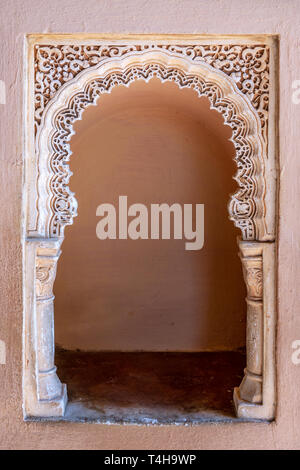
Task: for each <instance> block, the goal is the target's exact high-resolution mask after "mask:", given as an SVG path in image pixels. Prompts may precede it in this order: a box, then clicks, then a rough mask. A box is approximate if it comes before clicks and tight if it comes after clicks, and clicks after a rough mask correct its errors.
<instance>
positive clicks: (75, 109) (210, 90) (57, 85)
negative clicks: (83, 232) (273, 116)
mask: <svg viewBox="0 0 300 470" xmlns="http://www.w3.org/2000/svg"><path fill="white" fill-rule="evenodd" d="M148 50H150V51H155V53H156V57H160V55H159V54H158V55H157V51H158V52H160V53H162V52H163V53H164V54H168V56H170V54H171V55H172V56H173V54H174V57H175V58H177V57H180V56H184V57H185V60H186V58H188V61H189V63H190V64H194V63H197V62H198V63H200V62H201V63H202V64H203V63H205V64H209V67H212V68H215V69H217V70H218V71H221V73H224V74H226V76H230V77H231V78H232V81H231V82H230V83H231V87H235V89H236V90H237V91H234V90H233V89H232V91H231V92H229V91H228V90H227V92H226V93H225V92H224V89H223V88H222V85H220V83H219V81H218V80H216V81H214V80H212V79H209V78H207V77H203V76H200V74H198V73H193V74H190V73H186V72H184V71H183V70H181V69H180V67H174V66H173V67H167V66H165V65H162V64H161V63H158V62H160V61H158V62H156V63H149V64H143V65H139V66H131V67H128V68H127V69H126V70H122V71H120V70H119V69H117V70H115V71H113V72H110V73H107V75H106V76H105V77H101V78H100V77H99V78H98V77H97V76H95V77H94V78H93V80H91V81H89V82H88V83H85V84H84V89H82V90H81V91H77V92H76V93H75V94H73V96H70V97H69V99H68V105H67V107H65V108H63V109H61V110H60V111H59V112H58V113H57V114H56V116H55V117H54V119H53V125H54V131H53V133H52V136H51V142H49V143H48V145H49V147H51V148H52V155H51V162H50V167H51V171H52V173H53V175H52V176H51V181H50V183H49V184H50V186H51V187H50V190H49V194H51V200H50V206H51V212H52V216H51V221H50V222H49V235H50V236H51V237H59V236H62V235H63V230H64V226H65V225H69V224H71V223H72V220H73V217H74V216H76V215H77V202H76V199H75V197H74V194H73V193H72V192H71V191H70V189H69V186H68V184H69V179H70V176H71V174H72V173H71V171H70V169H69V166H68V161H69V157H70V155H71V151H70V147H69V143H68V142H69V140H70V137H71V135H72V126H73V123H74V121H75V120H77V119H80V118H81V114H82V111H83V110H84V109H85V108H86V106H88V105H90V104H93V103H95V102H96V100H97V98H98V97H99V96H100V95H101V94H102V93H108V92H109V91H110V90H111V89H112V88H113V87H114V86H117V85H120V84H123V85H128V84H129V83H131V82H133V81H134V80H136V79H143V80H146V81H148V80H149V79H150V78H152V77H154V76H156V77H158V78H159V79H160V80H161V81H162V82H164V81H173V82H175V83H177V84H178V86H179V87H180V88H183V87H190V88H193V89H194V90H195V91H196V92H197V93H198V95H199V96H206V97H208V99H209V100H210V103H211V108H213V109H216V110H217V111H219V112H220V113H222V115H223V118H224V122H225V124H227V125H229V126H230V127H231V129H232V138H231V140H232V142H233V144H234V146H235V150H236V155H235V161H236V165H237V173H236V175H235V180H236V181H237V183H238V190H237V192H236V193H235V194H233V195H232V196H231V199H230V203H229V215H230V218H231V220H233V221H234V223H235V225H236V226H237V227H238V228H240V230H241V232H242V236H243V239H244V240H255V239H256V237H257V236H258V233H259V230H260V229H259V227H258V226H257V221H259V223H260V224H261V222H260V221H262V223H263V217H264V204H263V202H262V201H260V198H261V197H262V196H263V194H264V180H263V170H262V161H263V157H262V154H263V153H264V152H265V150H264V148H263V147H264V146H265V144H264V138H265V139H266V128H267V115H268V100H267V98H266V97H267V96H268V83H269V82H268V62H269V50H268V47H267V46H266V45H257V46H242V45H239V46H231V45H222V46H215V45H209V46H206V45H204V46H203V45H202V46H200V45H198V46H168V45H161V46H159V45H151V44H150V45H142V46H133V45H131V46H125V45H124V46H81V45H78V46H41V45H38V46H35V57H36V61H35V66H36V71H35V96H36V100H35V109H36V111H35V121H36V125H37V129H38V127H39V126H40V125H41V122H42V119H43V113H44V111H45V108H46V107H47V105H50V103H51V102H53V99H54V97H55V96H56V94H57V93H58V91H59V90H60V89H61V87H63V85H64V84H66V83H67V82H68V81H73V82H74V80H73V79H74V78H75V77H77V76H78V77H79V76H80V73H81V72H82V73H83V72H84V71H85V70H86V69H93V68H95V66H97V67H100V65H101V64H102V62H103V61H105V60H106V62H105V64H106V63H107V62H108V60H109V59H111V60H113V58H116V57H117V58H122V60H123V57H125V58H128V57H129V58H131V57H138V56H140V57H142V55H143V54H144V55H145V51H148ZM103 63H104V62H103ZM99 64H100V65H99ZM206 66H207V65H206ZM219 73H220V72H219ZM76 80H77V78H76ZM224 86H225V87H226V86H227V85H224ZM239 92H240V93H242V94H244V95H246V96H247V98H248V100H250V101H251V103H252V104H250V101H248V102H247V103H249V104H247V106H250V107H251V106H252V108H253V112H254V113H255V116H257V118H256V117H254V118H253V117H252V118H251V119H252V121H251V119H250V117H249V112H247V109H246V108H245V104H244V105H243V106H244V108H245V109H244V111H242V110H241V109H240V105H238V104H237V103H236V101H235V99H234V96H233V94H234V93H239ZM230 93H231V94H230ZM229 96H230V98H229ZM263 103H264V104H263ZM253 119H257V122H256V121H255V122H256V123H255V124H253ZM255 126H259V127H257V129H258V130H257V131H254V127H255ZM255 132H256V135H255ZM259 139H261V140H260V141H259ZM36 141H37V142H38V136H37V139H36ZM258 178H260V181H259V182H258Z"/></svg>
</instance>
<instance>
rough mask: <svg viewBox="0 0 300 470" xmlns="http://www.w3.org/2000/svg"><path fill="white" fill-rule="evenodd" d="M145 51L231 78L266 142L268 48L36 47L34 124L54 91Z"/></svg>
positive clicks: (188, 46) (199, 46) (256, 46)
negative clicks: (117, 59)
mask: <svg viewBox="0 0 300 470" xmlns="http://www.w3.org/2000/svg"><path fill="white" fill-rule="evenodd" d="M147 50H166V51H169V52H171V53H172V54H178V55H181V56H184V57H188V58H189V59H191V60H192V61H194V62H205V63H207V64H209V65H211V66H212V67H214V68H216V69H218V70H221V71H222V72H224V73H225V74H226V75H228V76H230V77H232V79H233V80H234V81H235V83H236V85H237V87H238V89H239V90H240V91H241V92H242V93H243V94H245V95H246V96H247V97H248V98H249V100H250V101H251V103H252V105H253V107H254V108H255V109H256V111H257V112H258V115H259V118H260V121H261V128H262V133H263V138H264V140H265V142H267V126H268V110H269V47H268V46H267V45H265V44H258V45H235V44H233V45H231V44H225V45H224V44H219V45H212V44H207V45H157V44H142V45H95V46H91V45H56V46H53V45H45V46H44V45H36V46H35V122H36V129H37V128H38V126H39V125H40V123H41V118H42V115H43V112H44V109H45V106H46V105H47V103H48V102H49V101H50V99H51V98H53V97H54V95H55V93H56V92H57V90H58V89H59V88H60V87H61V86H62V85H63V84H64V83H66V82H68V81H69V80H72V79H73V78H75V77H76V75H77V74H78V73H80V72H81V71H82V70H84V69H87V68H88V67H92V66H94V65H97V64H99V62H101V61H103V60H104V59H107V58H108V57H112V58H114V57H123V56H125V55H128V54H132V53H139V52H143V51H147Z"/></svg>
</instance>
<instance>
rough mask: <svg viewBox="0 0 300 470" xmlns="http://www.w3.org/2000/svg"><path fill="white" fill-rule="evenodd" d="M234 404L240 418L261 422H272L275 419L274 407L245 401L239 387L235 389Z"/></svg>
mask: <svg viewBox="0 0 300 470" xmlns="http://www.w3.org/2000/svg"><path fill="white" fill-rule="evenodd" d="M233 402H234V408H235V412H236V415H237V417H238V418H244V419H253V420H254V419H255V420H260V421H272V420H273V419H274V406H268V405H263V404H258V403H250V402H249V401H245V400H243V399H242V398H241V396H240V390H239V388H238V387H236V388H235V389H234V392H233Z"/></svg>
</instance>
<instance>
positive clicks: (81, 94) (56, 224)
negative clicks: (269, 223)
mask: <svg viewBox="0 0 300 470" xmlns="http://www.w3.org/2000/svg"><path fill="white" fill-rule="evenodd" d="M154 76H156V77H157V78H159V79H160V80H161V81H162V82H164V81H174V82H175V83H176V84H177V85H178V86H179V87H180V88H184V87H190V88H193V89H194V90H195V92H196V93H197V94H198V96H207V97H208V98H209V100H210V103H211V108H212V109H216V110H217V111H219V112H221V113H222V115H223V119H224V123H225V124H226V125H229V126H230V127H231V129H232V138H231V140H232V142H233V144H234V146H235V150H236V156H235V161H236V164H237V172H236V174H235V176H234V178H235V180H236V181H237V184H238V188H237V191H236V192H235V193H234V194H233V195H231V196H230V201H229V204H228V210H229V217H230V219H231V220H232V221H233V222H234V224H235V225H236V226H237V227H238V228H239V229H240V230H241V233H242V238H243V239H244V240H259V239H261V240H264V239H266V238H267V237H268V234H267V229H266V227H265V221H264V215H265V204H264V200H263V199H264V194H265V191H266V188H265V180H264V158H263V153H264V142H263V134H262V128H261V120H260V118H259V115H258V113H257V112H256V110H255V109H254V108H253V106H252V104H251V102H250V101H249V100H248V98H247V96H245V95H243V94H242V93H241V92H240V91H239V89H238V87H237V85H236V83H235V82H234V81H233V80H232V79H230V78H229V77H228V76H227V75H226V74H225V73H223V72H222V71H220V70H216V69H214V68H213V67H212V66H210V65H208V64H206V63H193V62H192V61H191V60H190V59H189V58H183V57H178V56H177V55H172V54H170V52H169V51H147V52H144V51H143V52H139V53H138V54H133V53H131V54H130V55H129V56H126V57H118V58H114V59H112V58H109V59H105V60H104V61H103V62H101V63H100V64H98V65H97V66H94V67H91V68H88V69H86V70H83V71H82V72H81V73H79V74H78V75H77V76H76V77H75V78H74V79H73V80H70V81H69V82H66V83H65V84H64V85H62V86H61V87H60V88H59V90H58V91H57V93H56V95H55V97H54V98H52V99H51V100H50V101H49V103H48V104H47V105H46V108H45V111H44V114H43V118H42V120H41V123H40V128H39V130H38V135H37V153H38V155H39V180H38V193H39V200H38V225H37V226H38V232H39V234H40V236H45V237H49V238H52V237H61V236H63V232H64V227H65V225H69V224H72V220H73V217H74V216H76V213H77V203H76V199H75V196H74V194H73V193H72V192H71V191H70V189H69V187H68V184H69V178H70V176H71V172H70V170H69V166H68V161H69V158H70V155H71V151H70V147H69V140H70V138H71V136H72V134H73V123H74V122H75V121H76V120H78V119H81V117H82V113H83V111H84V109H85V108H86V107H87V106H89V105H94V104H96V102H97V100H98V99H99V97H100V96H101V94H103V93H109V92H110V90H111V89H112V88H113V87H114V86H118V85H125V86H129V85H130V83H132V82H133V81H134V80H145V81H147V80H150V79H151V78H152V77H154Z"/></svg>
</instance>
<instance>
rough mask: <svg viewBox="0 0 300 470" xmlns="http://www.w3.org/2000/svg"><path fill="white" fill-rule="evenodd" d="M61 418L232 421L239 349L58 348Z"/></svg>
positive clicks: (240, 360) (240, 366) (239, 375)
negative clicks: (64, 402) (64, 393)
mask: <svg viewBox="0 0 300 470" xmlns="http://www.w3.org/2000/svg"><path fill="white" fill-rule="evenodd" d="M56 364H57V366H58V375H59V377H60V379H61V381H62V382H63V383H66V384H67V387H68V397H69V405H68V408H67V412H66V419H74V420H96V421H102V422H116V423H118V422H124V423H139V424H145V423H146V424H148V423H149V424H150V423H154V424H164V423H166V424H169V423H184V424H188V423H197V422H202V421H220V420H228V419H230V420H231V419H234V411H233V403H232V393H233V388H234V387H235V386H237V385H239V383H240V381H241V378H242V373H243V368H244V367H245V355H244V354H243V353H240V352H213V353H167V352H136V353H130V352H129V353H126V352H81V351H65V350H62V349H59V348H57V350H56Z"/></svg>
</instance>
